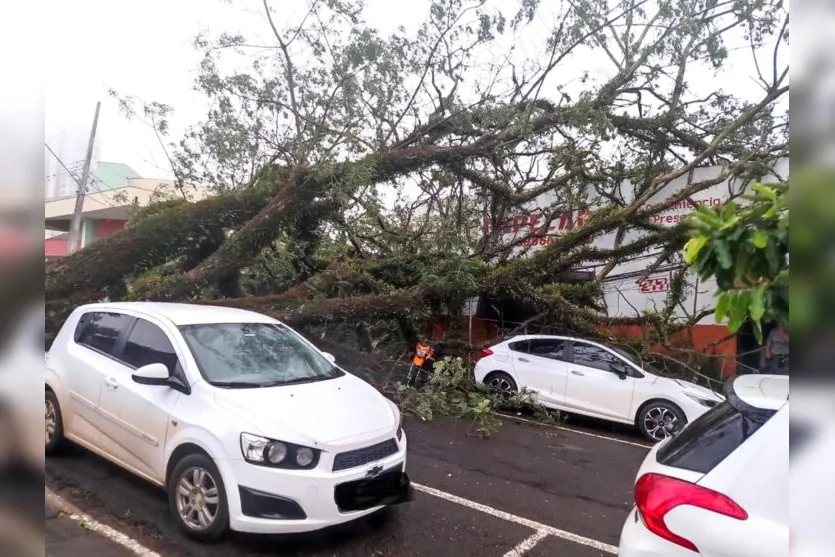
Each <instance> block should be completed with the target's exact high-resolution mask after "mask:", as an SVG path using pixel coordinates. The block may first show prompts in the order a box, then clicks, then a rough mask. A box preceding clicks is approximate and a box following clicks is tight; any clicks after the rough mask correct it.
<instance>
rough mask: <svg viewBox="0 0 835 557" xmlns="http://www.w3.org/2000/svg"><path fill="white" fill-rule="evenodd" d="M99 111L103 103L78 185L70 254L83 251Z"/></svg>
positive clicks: (91, 134)
mask: <svg viewBox="0 0 835 557" xmlns="http://www.w3.org/2000/svg"><path fill="white" fill-rule="evenodd" d="M99 109H101V101H99V102H97V103H96V115H95V116H94V117H93V129H92V130H90V142H89V143H88V144H87V158H86V159H84V170H83V171H82V172H81V181H80V182H79V183H78V193H77V194H76V196H75V209H74V210H73V214H72V222H71V223H70V237H69V242H68V243H69V245H68V246H67V247H68V253H67V255H69V254H70V253H73V252H76V251H78V250H79V249H81V212H82V210H83V209H84V196H85V194H86V193H87V180H88V179H89V178H90V163H91V162H92V160H93V146H94V145H95V143H96V127H98V124H99Z"/></svg>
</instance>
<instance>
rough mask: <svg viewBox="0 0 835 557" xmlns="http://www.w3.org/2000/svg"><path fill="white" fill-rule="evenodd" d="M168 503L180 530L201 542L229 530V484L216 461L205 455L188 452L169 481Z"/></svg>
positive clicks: (217, 537) (222, 534)
mask: <svg viewBox="0 0 835 557" xmlns="http://www.w3.org/2000/svg"><path fill="white" fill-rule="evenodd" d="M168 505H169V508H170V510H171V514H172V515H173V516H174V520H175V521H176V522H177V526H178V527H179V528H180V530H181V531H182V532H183V533H184V534H185V535H186V536H187V537H189V538H191V539H193V540H195V541H199V542H211V541H215V540H217V539H219V538H221V537H223V536H224V535H225V534H226V533H227V532H228V531H229V504H228V501H227V499H226V487H225V486H224V484H223V478H222V477H221V475H220V471H219V470H218V468H217V465H216V464H215V463H214V461H213V460H212V459H211V458H209V457H208V456H206V455H205V454H200V453H192V454H189V455H186V456H185V457H184V458H183V459H182V460H180V461H179V462H178V463H177V465H176V466H175V467H174V470H173V471H172V473H171V478H170V480H169V481H168Z"/></svg>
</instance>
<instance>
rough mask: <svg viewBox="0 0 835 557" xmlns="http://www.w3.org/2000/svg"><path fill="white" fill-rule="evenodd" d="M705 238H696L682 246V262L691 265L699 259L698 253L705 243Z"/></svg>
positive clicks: (706, 238)
mask: <svg viewBox="0 0 835 557" xmlns="http://www.w3.org/2000/svg"><path fill="white" fill-rule="evenodd" d="M707 240H708V237H707V236H696V237H694V238H691V239H690V240H688V241H687V244H685V246H684V262H685V263H686V264H688V265H691V264H692V263H693V262H694V261H696V259H697V258H698V257H699V252H701V251H702V248H703V247H705V244H706V243H707Z"/></svg>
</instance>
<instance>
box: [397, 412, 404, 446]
mask: <svg viewBox="0 0 835 557" xmlns="http://www.w3.org/2000/svg"><path fill="white" fill-rule="evenodd" d="M397 440H398V441H402V440H403V414H402V413H401V412H399V411H398V413H397Z"/></svg>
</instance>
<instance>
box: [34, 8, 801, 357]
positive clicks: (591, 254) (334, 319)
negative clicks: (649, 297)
mask: <svg viewBox="0 0 835 557" xmlns="http://www.w3.org/2000/svg"><path fill="white" fill-rule="evenodd" d="M432 6H433V7H432V9H431V10H430V14H429V16H428V20H427V21H426V22H425V24H424V25H423V26H422V27H421V29H420V31H419V32H418V33H417V34H415V35H414V36H407V35H404V34H403V33H404V32H398V33H396V34H393V35H391V36H388V37H386V36H382V35H381V34H380V33H379V32H377V31H376V30H374V29H371V28H369V27H368V26H367V25H366V24H365V23H364V21H363V20H362V6H361V5H359V4H355V3H353V2H344V3H336V4H334V3H326V4H324V3H318V2H313V3H312V4H311V5H310V7H309V11H310V13H308V14H307V16H305V17H304V18H302V19H301V20H300V21H301V23H299V24H298V25H296V26H291V27H289V28H287V29H285V30H279V29H277V28H276V27H273V26H271V31H272V32H273V33H274V36H275V45H268V46H274V47H276V48H269V49H267V50H268V51H269V52H270V53H271V54H269V55H266V57H265V55H263V53H262V52H261V51H258V50H257V49H256V50H255V51H253V50H252V48H253V47H252V45H253V41H251V40H249V39H248V38H246V37H242V36H233V35H228V34H225V35H221V36H219V37H216V38H209V37H200V38H199V39H198V41H197V42H196V44H197V45H198V47H199V48H201V49H202V50H203V51H204V54H205V58H204V61H203V63H201V66H200V70H199V76H198V80H197V85H198V88H199V89H200V90H201V91H202V92H203V93H204V94H205V96H206V98H207V99H208V100H209V103H210V105H211V110H210V111H209V114H208V117H207V118H206V120H205V121H203V122H200V123H198V124H196V125H195V126H194V127H192V128H190V129H189V130H188V131H187V132H186V133H185V135H184V137H183V138H181V139H180V140H179V141H178V142H176V143H166V152H167V153H172V156H171V160H170V162H171V164H172V172H173V174H174V175H175V176H176V178H177V180H178V184H179V186H180V187H181V188H184V189H186V188H187V187H188V184H190V183H200V184H202V185H204V186H205V187H209V188H212V191H213V194H212V195H210V196H209V197H208V198H206V199H203V200H202V201H195V202H189V201H172V200H169V201H166V202H165V203H162V204H158V205H154V206H152V207H149V208H146V209H143V210H142V211H140V213H138V214H137V216H136V217H135V218H134V219H133V220H132V221H131V222H130V224H129V226H128V227H127V228H126V229H124V230H123V231H121V232H119V233H117V234H115V235H114V236H112V237H109V238H106V239H104V240H101V241H99V242H97V243H95V244H93V245H92V246H89V247H87V248H85V249H84V250H82V251H80V252H78V253H76V254H73V255H71V256H69V257H67V258H66V259H65V260H64V261H63V262H61V263H60V264H56V265H53V266H50V268H49V269H48V270H47V276H46V296H47V300H48V321H49V327H51V328H52V329H54V328H55V327H56V326H57V325H59V324H60V321H61V319H62V318H63V316H64V315H66V311H68V309H69V308H71V307H73V306H74V305H75V304H77V303H81V302H83V301H85V300H91V299H97V298H101V297H104V296H108V297H109V298H111V299H147V300H167V301H193V302H196V303H202V304H219V305H227V306H232V307H240V308H246V309H252V310H257V311H261V312H264V313H267V314H270V315H274V316H276V317H278V318H280V319H282V320H284V321H286V322H288V323H291V324H293V325H296V326H299V327H301V328H306V327H308V328H309V327H321V326H322V325H323V324H328V325H338V324H345V325H346V326H350V327H351V328H352V329H356V331H357V335H358V336H362V337H363V338H365V341H364V344H365V345H367V346H372V345H373V344H374V342H372V341H370V340H369V338H370V337H369V335H370V333H369V331H370V330H372V329H374V327H375V323H378V322H389V323H394V324H396V328H397V330H398V331H400V334H401V336H402V340H403V341H404V342H405V341H408V340H413V338H414V336H415V335H416V334H417V332H416V331H417V330H420V329H425V328H426V327H427V325H429V324H431V323H432V322H433V320H436V319H438V318H439V317H444V316H446V317H449V316H450V315H455V314H457V312H458V308H460V307H461V305H462V303H463V302H464V300H465V299H467V298H469V297H473V296H484V297H487V298H490V299H491V300H497V301H508V302H511V301H512V302H516V303H522V304H525V305H526V307H529V308H531V310H532V311H533V312H535V313H536V314H537V315H538V316H540V317H541V318H542V319H545V320H550V321H552V322H559V323H561V324H563V325H565V327H567V328H569V329H570V330H573V331H576V332H577V333H580V334H588V335H596V334H600V327H601V325H607V324H608V325H615V324H650V325H652V329H653V330H654V331H656V332H657V333H656V334H657V335H659V336H663V335H664V334H666V332H667V331H672V330H676V329H677V328H680V327H682V326H686V322H687V321H688V318H685V319H682V318H680V317H676V316H675V315H674V312H673V311H672V310H670V311H667V309H664V310H663V311H658V312H643V313H642V312H637V313H636V315H634V316H629V317H620V318H614V317H611V316H609V314H608V313H607V311H606V308H605V307H603V304H602V297H601V294H600V293H601V289H600V281H602V280H603V279H605V278H606V276H607V275H608V274H609V273H611V272H612V271H613V269H615V268H617V267H618V265H620V264H621V263H622V262H624V261H627V260H628V259H629V258H634V257H637V256H645V255H647V254H655V260H654V261H653V262H652V263H651V264H649V265H648V268H647V273H650V272H651V271H652V269H654V268H658V267H660V266H662V265H671V264H676V263H677V262H678V261H679V260H680V251H681V249H680V248H681V247H682V246H683V245H684V242H686V240H687V230H686V229H685V228H684V227H683V226H672V227H664V226H660V225H658V224H657V223H655V222H654V220H653V217H654V216H655V215H658V214H659V213H660V212H661V211H664V210H666V209H669V208H670V207H674V206H677V205H678V204H680V203H686V202H689V201H691V200H692V199H693V197H694V196H697V195H698V194H699V193H700V192H703V191H705V190H706V189H707V188H710V187H713V186H715V185H717V184H721V183H723V182H726V181H729V180H735V181H741V182H745V181H747V180H749V179H754V178H759V177H761V176H763V175H764V174H767V173H768V172H769V169H770V168H771V166H772V164H773V162H774V161H775V160H777V159H778V158H780V157H783V156H785V155H786V153H787V149H788V147H787V139H786V129H787V118H786V117H784V115H782V114H780V113H778V111H777V109H776V105H777V103H778V101H780V100H781V99H782V98H783V97H784V96H785V94H786V93H787V91H788V86H787V85H785V83H784V82H785V72H784V71H782V69H781V68H778V67H775V68H774V72H772V73H773V78H771V79H765V78H761V79H762V80H763V83H762V94H761V95H760V96H759V97H758V98H736V97H734V96H733V95H731V94H728V93H725V92H722V91H716V90H714V89H710V91H708V92H703V91H699V90H698V88H697V87H695V86H692V85H690V79H688V76H690V72H691V68H694V67H696V66H698V65H701V64H705V63H707V64H712V65H713V66H714V67H715V68H720V69H721V68H722V66H723V64H725V63H726V60H727V51H726V50H725V46H724V43H725V40H726V37H729V36H731V35H732V34H733V33H736V32H742V31H743V30H747V31H750V30H752V29H756V32H750V33H749V34H748V38H749V40H750V41H751V43H752V47H753V49H754V50H755V51H756V50H757V49H758V48H760V47H761V45H762V43H763V41H765V39H767V38H769V37H770V38H776V44H777V45H778V46H779V45H780V44H781V43H782V42H784V41H785V40H786V37H787V34H786V30H787V25H786V22H787V20H786V19H784V18H785V10H784V9H783V8H782V6H781V5H780V4H779V3H773V4H772V3H768V2H766V3H763V2H753V1H752V2H742V4H739V3H736V4H735V7H734V9H733V10H729V9H727V7H728V3H727V2H720V3H718V4H713V5H704V6H696V5H694V6H679V7H677V8H676V9H670V6H668V5H667V4H666V3H662V4H660V5H659V6H658V9H657V10H656V11H654V12H651V13H649V12H647V11H646V10H645V7H643V6H642V4H641V3H635V2H633V3H629V2H627V3H626V4H623V3H621V4H618V5H616V6H608V5H606V3H603V4H600V3H586V2H581V3H580V4H571V5H566V6H563V7H560V8H558V9H559V10H561V11H559V12H558V14H556V15H557V16H559V17H558V18H557V19H556V21H560V23H559V24H558V25H555V26H554V27H553V28H549V29H547V31H548V33H547V35H548V37H549V38H548V39H547V40H546V41H544V42H543V43H542V44H541V45H539V47H538V49H537V50H535V51H536V52H539V53H542V59H538V60H515V59H511V57H510V56H509V57H508V58H507V59H506V60H504V61H501V62H498V63H497V62H496V61H495V60H492V59H491V60H486V59H483V58H482V59H479V58H478V56H480V54H478V53H479V52H482V51H483V49H484V48H486V47H495V46H497V45H499V44H500V42H501V40H504V39H507V38H514V37H515V38H516V39H518V40H522V39H523V38H525V37H527V36H529V35H530V32H531V26H533V25H536V21H538V19H537V17H536V15H537V13H538V12H537V10H541V9H544V8H539V7H536V6H534V5H532V4H531V3H530V2H525V3H523V4H522V6H521V9H520V11H519V12H518V13H516V14H513V15H512V16H511V15H510V14H507V17H506V15H505V14H501V13H498V12H497V11H495V10H491V9H490V8H489V7H488V6H487V5H486V4H485V3H483V2H466V1H459V0H435V1H434V2H433V3H432ZM265 9H266V10H267V13H268V14H270V13H271V12H270V11H269V6H268V3H265ZM313 15H315V17H308V16H313ZM345 21H352V22H353V24H352V25H350V26H348V27H345ZM781 23H782V27H781ZM622 26H626V27H627V28H629V29H631V31H628V32H627V35H622V31H621V30H620V29H621V27H622ZM324 36H328V37H340V38H339V40H332V41H330V42H329V44H328V46H327V48H325V47H324V46H323V43H322V40H323V39H322V38H323V37H324ZM329 40H330V39H329ZM291 41H297V43H296V44H297V47H298V49H299V50H300V51H304V52H305V53H306V54H304V55H309V57H310V58H309V60H306V61H305V62H304V63H303V64H302V63H300V62H298V61H297V60H295V59H294V58H293V57H292V56H291V54H290V50H289V49H287V48H282V45H285V46H286V44H287V43H288V42H291ZM588 45H593V46H592V48H591V51H592V52H595V53H597V54H600V55H601V56H602V57H603V58H605V59H606V60H608V63H609V67H608V68H607V72H608V73H606V74H605V75H607V78H606V79H600V78H599V77H595V76H593V75H590V74H588V73H587V72H583V71H581V72H580V74H579V75H578V76H576V80H575V79H573V78H572V79H569V78H568V77H563V76H562V75H560V72H561V71H563V70H566V67H565V65H564V62H565V61H566V60H568V59H570V58H572V57H574V58H575V59H576V58H577V57H584V56H586V55H587V54H588V51H589V48H588ZM479 49H481V50H479ZM584 49H585V51H584ZM229 53H236V54H235V56H238V57H241V59H243V60H251V61H253V62H254V66H253V70H252V71H249V72H239V73H235V74H232V75H226V74H224V73H222V72H221V71H220V69H219V67H220V66H221V64H219V62H220V58H219V57H222V56H224V55H227V54H229ZM276 53H278V55H277V58H276ZM230 55H231V54H230ZM773 59H774V60H775V61H776V60H777V57H776V56H774V57H773ZM476 67H478V68H479V71H480V72H481V73H479V72H476V71H475V68H476ZM752 67H753V66H752ZM760 67H761V66H760ZM566 71H567V70H566ZM482 74H483V75H482ZM600 75H602V73H601V74H600ZM761 75H768V72H766V73H765V74H761ZM546 85H547V86H546ZM543 91H548V92H549V94H550V98H548V96H546V95H543V94H542V92H543ZM119 101H120V102H121V104H122V107H123V108H124V110H125V112H126V114H127V115H128V116H129V117H133V118H140V119H142V118H144V119H145V120H146V121H148V123H149V124H150V125H152V126H153V127H154V130H155V131H156V132H157V134H158V137H160V138H162V140H163V141H164V142H166V141H169V138H168V135H167V134H168V133H169V130H170V126H169V125H168V122H167V118H168V116H169V114H170V112H171V108H170V107H166V106H165V105H162V104H159V103H146V104H141V105H138V104H137V102H136V101H135V100H134V99H131V98H129V97H119ZM267 130H270V131H269V132H268V131H267ZM705 165H712V166H715V167H716V168H717V169H718V170H717V171H716V172H715V173H714V174H713V175H710V176H707V177H704V176H702V175H700V174H699V173H698V172H697V171H698V170H700V169H701V168H702V167H704V166H705ZM674 183H679V184H680V185H679V186H678V187H677V188H673V189H671V184H674ZM681 184H683V185H681ZM389 194H390V195H389ZM385 195H389V197H388V198H387V199H384V197H385ZM392 199H393V200H392ZM533 207H535V208H537V209H538V210H539V211H540V213H541V215H542V219H541V222H539V225H538V226H533V225H532V226H531V227H530V230H528V231H526V232H524V233H521V234H517V235H516V237H515V238H513V239H512V240H509V241H508V240H507V239H506V238H505V236H506V233H505V229H506V228H507V223H508V222H510V223H511V225H512V223H513V215H515V214H517V213H519V212H520V211H522V212H524V211H530V210H531V209H532V208H533ZM581 212H582V213H583V214H585V215H586V216H585V217H584V219H583V222H582V225H579V223H576V222H573V221H574V220H575V219H576V218H577V215H578V214H580V213H581ZM566 215H569V217H568V220H569V221H570V223H569V224H570V225H569V226H567V227H566V229H565V230H563V231H562V232H561V233H560V234H559V235H557V236H556V237H554V238H552V239H551V242H550V243H549V244H548V245H547V246H544V247H542V248H541V249H539V250H538V251H537V252H536V253H534V254H531V255H529V256H527V257H525V256H524V255H525V251H526V248H524V246H525V244H526V243H528V242H529V241H530V240H531V239H532V238H538V237H540V236H543V235H548V234H549V232H548V227H549V225H551V224H553V223H554V222H555V221H556V220H558V219H561V218H566V217H565V216H566ZM485 224H486V225H487V227H486V228H485V226H484V225H485ZM511 228H512V226H511ZM635 231H637V234H636V233H634V232H635ZM607 238H609V239H611V241H610V240H607ZM604 240H605V241H604ZM584 267H585V268H591V269H593V270H594V273H595V276H594V278H593V280H591V281H588V280H585V281H583V280H579V279H578V278H577V271H578V269H581V268H584ZM677 296H678V297H680V296H681V291H680V288H679V289H677V290H676V291H675V292H671V294H670V303H669V304H668V307H674V306H675V305H676V303H677V300H676V297H677ZM694 318H696V316H690V317H689V319H690V320H692V319H694ZM453 321H454V320H453ZM460 333H461V332H460V331H456V330H455V328H454V327H453V329H452V330H451V333H450V334H451V335H452V336H453V337H454V336H455V335H456V334H458V335H459V337H458V340H461V335H460ZM470 348H471V347H470Z"/></svg>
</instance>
